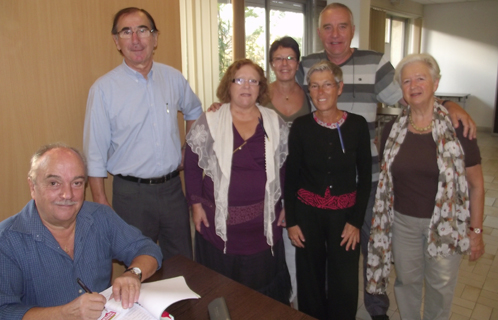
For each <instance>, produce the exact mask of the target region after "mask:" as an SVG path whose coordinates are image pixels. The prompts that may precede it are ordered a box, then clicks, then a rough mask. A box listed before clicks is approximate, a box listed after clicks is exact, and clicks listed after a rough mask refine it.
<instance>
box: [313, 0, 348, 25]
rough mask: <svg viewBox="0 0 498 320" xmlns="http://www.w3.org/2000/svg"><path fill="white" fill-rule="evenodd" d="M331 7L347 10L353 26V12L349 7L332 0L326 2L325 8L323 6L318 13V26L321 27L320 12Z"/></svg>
mask: <svg viewBox="0 0 498 320" xmlns="http://www.w3.org/2000/svg"><path fill="white" fill-rule="evenodd" d="M332 9H344V10H346V11H347V12H349V17H350V19H351V26H354V20H353V12H352V11H351V9H349V7H348V6H347V5H345V4H342V3H339V2H333V3H330V4H328V5H327V6H326V7H325V8H323V10H322V11H320V15H319V16H318V28H321V27H322V14H323V13H324V12H325V11H327V10H332Z"/></svg>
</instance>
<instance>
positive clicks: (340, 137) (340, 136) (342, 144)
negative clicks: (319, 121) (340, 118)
mask: <svg viewBox="0 0 498 320" xmlns="http://www.w3.org/2000/svg"><path fill="white" fill-rule="evenodd" d="M337 132H338V133H339V140H340V141H341V148H342V153H346V149H344V141H342V134H341V127H340V126H337Z"/></svg>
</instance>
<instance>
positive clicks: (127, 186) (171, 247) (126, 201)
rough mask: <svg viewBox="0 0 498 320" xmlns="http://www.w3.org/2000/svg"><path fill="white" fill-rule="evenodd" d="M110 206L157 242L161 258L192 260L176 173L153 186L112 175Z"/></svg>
mask: <svg viewBox="0 0 498 320" xmlns="http://www.w3.org/2000/svg"><path fill="white" fill-rule="evenodd" d="M112 206H113V208H114V210H115V211H116V212H117V214H118V215H119V216H120V217H121V218H122V219H123V220H124V221H126V222H127V223H128V224H131V225H132V226H135V227H137V228H138V229H140V231H142V233H143V234H144V235H145V236H147V237H150V238H151V239H152V240H153V241H154V242H159V246H160V247H161V252H162V254H163V259H164V260H166V259H168V258H170V257H172V256H174V255H176V254H181V255H184V256H186V257H188V258H190V259H192V237H191V233H190V217H189V211H188V205H187V200H186V199H185V196H184V194H183V190H182V183H181V180H180V177H179V176H178V177H175V178H173V179H171V180H169V181H166V182H165V183H161V184H154V185H148V184H143V183H138V182H131V181H127V180H124V179H122V178H120V177H119V176H114V182H113V197H112Z"/></svg>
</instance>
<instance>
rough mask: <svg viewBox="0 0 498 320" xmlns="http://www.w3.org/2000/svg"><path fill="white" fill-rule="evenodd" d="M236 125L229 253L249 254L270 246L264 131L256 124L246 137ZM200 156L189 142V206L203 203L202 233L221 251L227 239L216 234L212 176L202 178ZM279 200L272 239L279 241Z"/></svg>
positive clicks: (231, 186) (280, 231)
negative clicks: (205, 221) (204, 220)
mask: <svg viewBox="0 0 498 320" xmlns="http://www.w3.org/2000/svg"><path fill="white" fill-rule="evenodd" d="M232 128H233V136H234V145H233V146H232V150H235V149H236V148H239V147H240V146H242V147H241V148H240V150H237V151H236V152H235V153H234V154H233V158H232V173H231V176H230V186H229V189H228V206H229V208H228V211H229V218H228V221H227V243H226V249H227V251H226V252H227V253H228V254H240V255H250V254H255V253H258V252H261V251H264V250H267V249H269V248H270V246H269V245H268V244H267V243H266V237H265V235H264V214H263V210H264V208H263V203H264V196H265V184H266V172H265V147H264V139H265V135H264V131H263V129H262V127H261V126H257V127H256V132H255V133H254V135H253V136H252V137H250V138H249V139H247V141H246V143H245V144H244V139H242V137H241V136H240V135H239V133H238V131H237V130H236V129H235V127H234V126H232ZM198 161H199V157H198V155H197V154H196V153H194V152H192V149H191V148H190V146H189V145H188V144H187V149H186V151H185V185H186V190H187V200H188V202H189V205H192V204H195V203H202V206H203V208H204V210H205V211H206V216H207V219H208V222H209V228H206V227H205V226H204V224H202V223H201V234H202V236H203V237H204V239H206V240H207V241H209V242H210V243H211V244H213V245H214V246H215V247H216V248H218V249H219V250H223V248H224V242H223V240H222V239H221V238H220V237H219V236H217V235H216V231H215V224H214V214H215V205H214V192H213V189H214V184H213V180H212V179H211V177H209V176H204V177H203V170H202V169H201V168H200V167H199V166H198ZM284 176H285V166H282V168H281V169H280V185H281V186H282V185H283V180H284ZM280 211H281V205H280V201H278V202H277V205H276V206H275V217H276V218H275V221H274V222H273V240H274V243H276V242H277V241H278V240H280V239H281V238H282V228H281V227H277V220H278V217H279V215H280Z"/></svg>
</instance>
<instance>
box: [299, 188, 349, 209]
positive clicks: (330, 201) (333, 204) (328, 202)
mask: <svg viewBox="0 0 498 320" xmlns="http://www.w3.org/2000/svg"><path fill="white" fill-rule="evenodd" d="M297 196H298V199H299V200H300V201H301V202H302V203H304V204H307V205H309V206H312V207H315V208H319V209H329V210H339V209H347V208H351V207H352V206H354V204H355V203H356V191H353V192H351V193H346V194H341V195H340V196H332V195H330V190H329V188H327V190H326V191H325V196H323V197H322V196H320V195H318V194H315V193H313V192H311V191H308V190H305V189H299V191H298V192H297Z"/></svg>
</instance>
